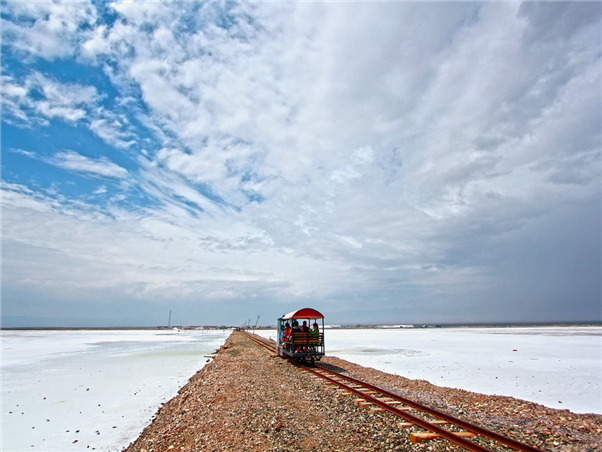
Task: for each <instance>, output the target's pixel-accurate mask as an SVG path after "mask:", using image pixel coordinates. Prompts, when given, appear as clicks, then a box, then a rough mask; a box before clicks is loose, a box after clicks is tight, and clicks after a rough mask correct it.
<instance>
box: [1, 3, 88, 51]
mask: <svg viewBox="0 0 602 452" xmlns="http://www.w3.org/2000/svg"><path fill="white" fill-rule="evenodd" d="M3 10H4V13H5V14H10V16H11V19H13V20H12V21H11V20H6V19H3V20H2V34H3V36H4V39H10V42H11V45H12V46H13V47H15V48H16V49H19V50H21V51H24V52H27V53H29V54H32V55H36V56H41V57H44V58H49V59H53V58H60V57H65V56H68V55H72V54H73V53H74V46H73V44H74V43H75V41H76V40H77V38H78V37H77V32H78V31H79V29H80V26H82V25H84V24H92V23H93V22H94V20H95V19H96V10H95V9H94V7H93V6H92V5H91V4H90V3H88V2H54V1H52V2H7V3H6V4H5V5H3Z"/></svg>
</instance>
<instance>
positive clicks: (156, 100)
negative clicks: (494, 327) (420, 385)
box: [1, 1, 602, 327]
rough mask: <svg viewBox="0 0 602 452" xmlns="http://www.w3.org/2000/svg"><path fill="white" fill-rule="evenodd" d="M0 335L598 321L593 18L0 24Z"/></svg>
mask: <svg viewBox="0 0 602 452" xmlns="http://www.w3.org/2000/svg"><path fill="white" fill-rule="evenodd" d="M1 7H2V8H1V21H2V22H1V27H2V31H1V37H2V47H1V49H2V73H1V76H2V90H1V91H2V112H1V119H2V122H1V127H2V129H1V151H2V160H1V170H2V172H1V190H2V191H1V195H2V300H1V310H2V326H4V327H13V326H153V325H164V324H166V323H167V319H168V315H169V311H170V310H171V311H172V324H175V325H212V324H228V325H240V324H242V323H243V322H245V321H247V320H249V319H251V324H254V323H255V321H256V318H257V316H258V315H260V316H261V318H260V319H259V324H274V323H275V319H276V318H277V317H278V316H280V315H282V314H284V313H286V312H289V311H292V310H294V309H298V308H302V307H313V308H315V309H318V310H320V311H322V312H323V313H324V314H325V316H326V321H327V323H343V324H345V323H350V324H356V323H360V324H370V323H372V324H374V323H390V324H396V323H401V324H411V323H425V324H426V323H482V322H502V323H503V322H577V321H586V322H587V321H592V322H593V321H602V294H601V275H602V264H601V260H602V258H601V256H602V246H601V235H602V234H601V230H602V227H601V218H602V212H601V205H602V198H601V177H600V176H601V174H600V172H601V168H602V160H601V148H602V138H601V130H602V114H601V110H602V77H601V54H602V44H601V43H602V38H601V23H600V22H601V16H602V12H601V11H602V5H601V4H600V3H599V2H583V3H580V2H567V3H564V2H542V3H539V2H525V3H520V2H486V3H479V2H467V3H459V2H442V3H429V2H420V3H411V2H379V3H376V2H365V3H364V2H253V3H247V2H244V3H238V2H185V1H183V2H165V3H163V2H128V1H116V2H92V3H89V2H83V1H82V2H1Z"/></svg>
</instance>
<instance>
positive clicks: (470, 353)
mask: <svg viewBox="0 0 602 452" xmlns="http://www.w3.org/2000/svg"><path fill="white" fill-rule="evenodd" d="M230 332H231V330H183V331H180V332H177V331H172V330H124V331H89V330H87V331H2V336H1V338H2V347H1V349H2V366H1V370H2V406H1V421H2V422H1V426H2V440H1V445H0V446H1V450H2V451H5V452H21V451H24V450H28V451H31V450H42V451H49V452H53V451H65V450H71V451H84V450H99V451H120V450H121V449H122V448H123V447H124V446H126V445H127V444H128V443H129V442H130V441H132V440H134V439H135V438H136V437H137V436H138V434H139V433H140V432H141V431H142V429H143V428H144V427H145V426H146V425H148V423H149V422H150V420H151V419H152V416H153V414H154V413H156V411H157V409H158V408H159V406H160V404H161V403H162V402H165V401H167V400H169V399H170V398H171V397H173V396H174V395H175V394H176V393H177V391H178V389H179V388H180V387H182V386H183V385H184V384H185V383H186V382H187V380H188V379H189V378H190V377H192V376H193V375H194V373H195V372H197V371H198V370H199V369H201V368H202V367H203V366H204V365H205V361H206V359H205V358H204V355H207V354H209V353H211V352H212V351H213V350H215V349H216V348H218V347H219V346H220V345H221V344H223V343H224V342H225V340H226V338H227V337H228V336H229V335H230ZM257 333H258V334H260V335H262V336H264V337H272V338H273V337H275V331H274V330H260V331H258V332H257ZM326 353H327V354H328V355H333V356H338V357H340V358H342V359H346V360H348V361H352V362H355V363H358V364H361V365H364V366H368V367H373V368H376V369H379V370H382V371H385V372H389V373H394V374H398V375H402V376H405V377H407V378H412V379H423V380H427V381H430V382H431V383H434V384H437V385H439V386H447V387H454V388H461V389H466V390H469V391H476V392H481V393H484V394H498V395H506V396H513V397H517V398H521V399H524V400H530V401H533V402H537V403H541V404H543V405H546V406H549V407H553V408H559V409H569V410H571V411H573V412H577V413H589V412H592V413H599V414H602V395H601V394H602V327H534V328H518V327H513V328H396V329H352V330H351V329H329V330H327V331H326Z"/></svg>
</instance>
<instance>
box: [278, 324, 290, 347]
mask: <svg viewBox="0 0 602 452" xmlns="http://www.w3.org/2000/svg"><path fill="white" fill-rule="evenodd" d="M292 334H293V333H292V330H291V326H290V325H289V323H288V322H286V323H285V324H284V333H282V337H280V343H281V344H284V347H285V348H288V344H287V342H289V340H290V338H291V335H292Z"/></svg>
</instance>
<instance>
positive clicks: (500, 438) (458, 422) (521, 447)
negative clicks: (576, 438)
mask: <svg viewBox="0 0 602 452" xmlns="http://www.w3.org/2000/svg"><path fill="white" fill-rule="evenodd" d="M247 335H248V337H249V338H250V339H251V340H253V341H254V342H255V343H257V344H258V345H260V346H262V347H264V348H266V349H268V350H270V351H272V352H275V351H276V350H275V346H274V344H272V343H268V341H267V340H266V339H264V338H260V337H258V336H256V335H252V334H250V333H247ZM297 365H298V366H299V367H300V368H302V369H303V370H306V371H308V372H311V373H313V374H314V375H317V376H319V377H320V378H323V379H325V380H327V381H329V382H330V383H333V384H335V385H338V386H340V387H341V388H343V389H345V390H346V391H348V392H351V393H353V394H356V395H358V396H360V397H362V398H363V399H365V400H366V401H367V402H370V403H372V404H373V405H376V406H378V407H380V408H382V409H385V410H387V411H389V412H391V413H393V414H395V415H397V416H400V417H402V418H404V419H406V420H408V421H410V422H411V423H413V424H415V425H418V426H420V427H422V428H424V429H426V430H429V431H431V432H433V433H436V434H438V435H439V436H441V437H443V438H446V439H447V440H449V441H452V442H453V443H455V444H457V445H459V446H461V447H463V448H465V449H467V450H470V451H473V452H485V451H487V452H491V450H490V449H487V448H485V447H483V446H480V445H478V444H476V443H474V442H472V441H469V440H467V439H465V438H462V437H461V436H458V435H456V434H454V433H453V432H450V431H449V430H446V429H444V428H441V427H439V426H438V425H434V424H431V423H430V422H428V421H425V420H424V419H421V418H419V417H417V416H414V415H412V414H410V413H407V412H405V411H403V410H400V409H399V408H396V407H395V406H392V405H389V404H388V403H387V402H386V401H383V400H380V399H379V398H377V397H375V396H372V395H370V394H365V393H364V392H362V391H360V390H358V389H355V388H353V387H351V386H349V385H347V384H345V383H344V382H341V381H338V380H335V379H334V378H332V377H330V376H328V375H324V374H323V373H321V372H318V371H317V370H315V369H313V368H311V367H308V366H305V365H303V364H297ZM318 369H319V370H320V371H323V372H326V373H328V374H330V375H332V376H336V377H337V378H340V379H344V380H346V381H347V382H349V383H353V384H356V385H359V386H361V387H363V388H365V389H369V390H371V391H375V392H377V393H379V395H381V396H384V397H387V398H389V399H392V400H395V401H398V402H401V403H402V404H404V405H406V406H409V407H411V408H413V409H416V410H418V411H421V412H423V413H426V414H429V415H431V416H434V417H436V418H438V419H441V420H443V421H446V422H448V423H450V424H453V425H455V426H457V427H461V428H463V429H465V430H468V431H470V432H472V433H475V434H477V435H480V436H482V437H484V438H488V439H491V440H494V441H496V442H498V443H500V444H503V445H505V446H508V447H510V448H511V449H514V450H517V451H521V452H522V451H525V452H543V451H542V450H541V449H537V448H536V447H533V446H529V445H528V444H524V443H521V442H519V441H516V440H513V439H512V438H508V437H507V436H504V435H501V434H499V433H496V432H493V431H491V430H488V429H485V428H483V427H479V426H477V425H474V424H471V423H470V422H466V421H463V420H462V419H458V418H456V417H453V416H450V415H448V414H445V413H443V412H441V411H438V410H435V409H433V408H429V407H427V406H425V405H421V404H419V403H417V402H413V401H411V400H409V399H406V398H405V397H401V396H399V395H397V394H393V393H391V392H389V391H386V390H384V389H381V388H379V387H377V386H373V385H371V384H369V383H366V382H363V381H361V380H356V379H355V378H353V377H349V376H347V375H342V374H340V373H338V372H335V371H332V370H330V369H326V368H325V367H323V366H318Z"/></svg>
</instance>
